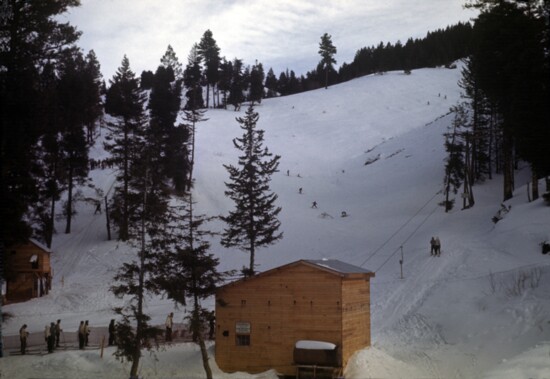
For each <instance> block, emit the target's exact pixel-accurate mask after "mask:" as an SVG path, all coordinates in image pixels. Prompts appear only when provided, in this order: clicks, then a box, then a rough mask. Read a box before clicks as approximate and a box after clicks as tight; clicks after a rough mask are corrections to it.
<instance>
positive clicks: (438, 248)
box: [435, 237, 441, 257]
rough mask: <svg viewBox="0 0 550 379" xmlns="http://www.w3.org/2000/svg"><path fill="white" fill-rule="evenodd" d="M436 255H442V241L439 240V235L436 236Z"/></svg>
mask: <svg viewBox="0 0 550 379" xmlns="http://www.w3.org/2000/svg"><path fill="white" fill-rule="evenodd" d="M435 255H436V256H438V257H439V256H441V242H440V241H439V237H435Z"/></svg>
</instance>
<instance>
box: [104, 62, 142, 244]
mask: <svg viewBox="0 0 550 379" xmlns="http://www.w3.org/2000/svg"><path fill="white" fill-rule="evenodd" d="M144 104H145V94H144V93H143V92H142V90H141V89H140V87H139V81H138V79H137V78H136V76H135V74H134V72H133V71H132V70H131V69H130V61H129V60H128V58H127V57H126V56H124V58H123V59H122V63H121V66H120V67H119V68H118V70H117V72H116V74H115V75H114V76H113V79H112V80H111V86H110V88H109V89H108V91H107V97H106V100H105V110H106V112H107V113H109V114H110V115H111V116H113V117H114V119H115V120H114V121H113V122H108V123H107V129H108V135H107V138H106V142H105V149H106V150H107V151H108V152H110V153H111V159H112V160H113V163H114V165H115V167H116V168H117V176H116V180H117V185H116V187H115V193H114V195H113V198H112V212H111V215H112V219H113V221H114V222H115V223H116V224H117V226H118V231H119V238H120V239H121V240H123V241H126V240H128V238H129V237H130V235H129V224H130V218H131V211H132V208H133V207H132V205H131V204H132V200H133V197H132V190H131V179H132V170H133V167H134V165H136V164H137V163H138V162H139V160H140V159H141V158H142V148H143V142H144V141H143V139H144V133H145V132H144V130H145V124H146V122H147V119H146V115H145V111H144ZM134 201H135V200H134ZM138 201H139V200H138Z"/></svg>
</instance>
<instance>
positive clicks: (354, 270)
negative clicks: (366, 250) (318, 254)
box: [305, 259, 374, 276]
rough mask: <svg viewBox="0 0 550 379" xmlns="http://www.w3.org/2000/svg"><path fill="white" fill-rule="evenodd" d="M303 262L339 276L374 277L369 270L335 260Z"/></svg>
mask: <svg viewBox="0 0 550 379" xmlns="http://www.w3.org/2000/svg"><path fill="white" fill-rule="evenodd" d="M305 262H307V263H310V264H312V265H315V266H318V267H323V268H327V269H329V270H331V271H336V272H338V273H340V274H372V275H373V276H374V272H372V271H370V270H367V269H365V268H363V267H359V266H355V265H352V264H349V263H346V262H342V261H339V260H337V259H307V260H305Z"/></svg>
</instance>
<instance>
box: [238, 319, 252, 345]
mask: <svg viewBox="0 0 550 379" xmlns="http://www.w3.org/2000/svg"><path fill="white" fill-rule="evenodd" d="M235 344H236V345H237V346H250V323H249V322H237V324H236V325H235Z"/></svg>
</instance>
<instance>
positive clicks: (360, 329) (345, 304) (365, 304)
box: [342, 279, 371, 366]
mask: <svg viewBox="0 0 550 379" xmlns="http://www.w3.org/2000/svg"><path fill="white" fill-rule="evenodd" d="M342 334H343V335H342V340H343V341H344V344H343V346H342V360H343V364H344V366H345V365H346V364H347V363H348V360H349V358H350V357H351V356H352V355H353V353H355V352H356V351H357V350H360V349H363V348H365V347H367V346H370V344H371V325H370V281H369V280H368V279H356V280H346V281H344V282H343V288H342Z"/></svg>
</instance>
